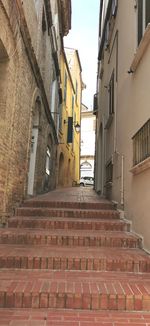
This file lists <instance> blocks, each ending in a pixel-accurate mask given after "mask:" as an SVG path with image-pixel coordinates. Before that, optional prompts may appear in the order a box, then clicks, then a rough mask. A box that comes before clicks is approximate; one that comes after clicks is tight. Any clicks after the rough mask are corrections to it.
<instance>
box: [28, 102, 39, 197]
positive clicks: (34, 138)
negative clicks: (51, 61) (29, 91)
mask: <svg viewBox="0 0 150 326" xmlns="http://www.w3.org/2000/svg"><path fill="white" fill-rule="evenodd" d="M40 106H41V103H40V100H39V98H37V100H36V102H35V109H34V112H33V119H32V133H31V147H30V162H29V173H28V195H33V194H34V178H35V166H36V154H37V145H38V134H39V122H40Z"/></svg>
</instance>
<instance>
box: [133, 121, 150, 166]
mask: <svg viewBox="0 0 150 326" xmlns="http://www.w3.org/2000/svg"><path fill="white" fill-rule="evenodd" d="M132 139H133V166H134V165H136V164H138V163H140V162H142V161H144V160H145V159H146V158H148V157H149V156H150V119H149V120H148V121H147V122H146V123H145V124H144V125H143V127H142V128H141V129H139V131H138V132H137V133H136V134H135V135H134V136H133V138H132Z"/></svg>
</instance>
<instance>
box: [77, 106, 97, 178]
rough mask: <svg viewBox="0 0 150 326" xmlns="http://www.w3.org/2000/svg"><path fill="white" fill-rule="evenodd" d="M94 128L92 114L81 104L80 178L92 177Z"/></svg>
mask: <svg viewBox="0 0 150 326" xmlns="http://www.w3.org/2000/svg"><path fill="white" fill-rule="evenodd" d="M95 126H96V119H95V116H93V112H92V111H89V110H88V108H87V107H86V106H85V105H84V104H82V110H81V157H80V176H81V177H86V176H88V177H94V159H95Z"/></svg>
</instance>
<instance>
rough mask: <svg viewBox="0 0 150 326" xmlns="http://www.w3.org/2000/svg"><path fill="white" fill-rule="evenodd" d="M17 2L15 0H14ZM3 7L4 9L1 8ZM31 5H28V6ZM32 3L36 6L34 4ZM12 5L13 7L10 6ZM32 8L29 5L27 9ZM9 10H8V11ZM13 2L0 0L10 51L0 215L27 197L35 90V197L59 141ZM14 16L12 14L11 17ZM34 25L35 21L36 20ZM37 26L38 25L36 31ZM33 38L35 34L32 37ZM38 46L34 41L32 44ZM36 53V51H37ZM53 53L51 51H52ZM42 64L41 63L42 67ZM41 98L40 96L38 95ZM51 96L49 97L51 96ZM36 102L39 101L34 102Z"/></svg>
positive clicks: (5, 64)
mask: <svg viewBox="0 0 150 326" xmlns="http://www.w3.org/2000/svg"><path fill="white" fill-rule="evenodd" d="M14 2H15V1H14ZM2 4H3V5H4V6H2ZM29 4H30V2H29V3H28V5H29ZM31 4H32V5H33V3H32V1H31ZM9 5H10V6H9ZM32 9H33V7H32V6H31V7H30V6H29V7H28V10H29V11H30V10H32ZM5 10H6V11H5ZM16 10H17V9H16V8H15V6H14V7H13V11H12V7H11V2H9V1H2V0H0V26H1V29H0V42H1V43H0V44H2V45H1V47H2V46H3V47H4V49H5V50H6V52H7V55H8V58H5V59H7V60H3V58H0V212H1V213H2V212H7V211H10V210H12V207H13V206H15V205H16V204H17V203H20V202H21V201H22V200H23V199H24V198H25V197H26V196H27V184H28V169H29V160H30V147H31V130H32V117H33V111H34V101H33V95H34V94H35V90H38V92H37V93H39V94H40V95H41V113H40V130H39V137H38V146H37V155H36V167H35V181H34V194H36V193H41V192H43V191H45V189H44V178H45V164H46V148H47V142H48V137H49V135H51V139H52V145H51V146H52V153H53V154H52V155H53V160H55V156H56V139H55V138H54V135H53V129H52V126H51V125H50V122H49V121H48V118H47V115H46V113H45V107H44V104H43V102H42V94H41V91H40V90H39V89H38V86H37V82H36V78H35V75H34V74H33V70H32V68H31V64H30V62H29V58H28V56H27V51H26V49H25V45H24V42H23V39H22V35H21V33H20V28H19V23H20V20H19V19H18V13H17V11H16ZM10 13H11V15H10ZM16 15H17V20H16ZM33 23H34V20H33ZM36 28H37V26H35V29H36ZM33 35H34V37H35V35H36V33H35V34H33ZM33 44H35V40H34V41H33ZM35 51H36V49H35ZM49 51H50V49H49ZM42 64H43V63H41V65H42ZM50 70H51V63H50V64H49V68H48V69H47V71H46V69H45V73H46V72H47V74H48V76H49V77H46V78H47V79H46V78H45V80H47V86H45V89H46V87H47V96H48V95H49V93H48V89H50V83H51V75H50V73H49V72H50ZM37 96H38V95H37ZM49 96H50V95H49ZM34 100H35V101H36V98H35V99H34ZM54 167H55V163H53V171H52V173H51V176H50V180H49V189H50V188H54V187H55V170H54Z"/></svg>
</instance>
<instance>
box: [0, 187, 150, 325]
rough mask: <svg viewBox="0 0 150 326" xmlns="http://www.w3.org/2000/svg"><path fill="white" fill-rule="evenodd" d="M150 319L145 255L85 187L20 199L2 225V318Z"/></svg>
mask: <svg viewBox="0 0 150 326" xmlns="http://www.w3.org/2000/svg"><path fill="white" fill-rule="evenodd" d="M6 325H7V326H34V325H36V326H68V325H72V326H94V325H95V326H102V325H105V326H131V325H132V326H133V325H134V326H150V257H149V255H148V254H147V253H145V251H144V250H143V249H142V239H141V238H140V237H138V236H137V235H135V234H133V233H132V232H131V224H130V222H129V221H127V220H125V219H121V218H120V215H119V212H118V211H117V210H116V209H115V207H114V206H113V204H112V203H111V202H109V201H107V200H106V199H104V198H100V197H99V196H98V195H97V194H96V193H95V192H94V190H92V189H91V188H86V187H83V188H81V187H73V188H64V189H58V190H55V191H52V192H50V193H47V194H44V195H41V196H37V197H36V198H32V199H30V200H27V201H25V202H24V203H23V204H22V206H21V207H19V208H17V209H16V212H15V215H14V216H12V217H11V218H10V219H9V220H8V225H7V227H6V228H2V229H0V326H6Z"/></svg>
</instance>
